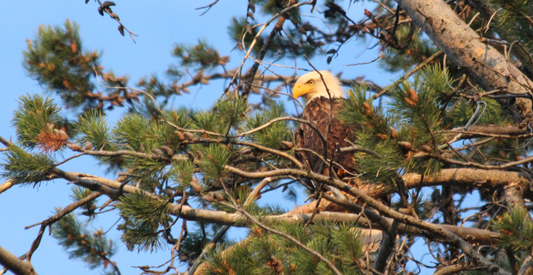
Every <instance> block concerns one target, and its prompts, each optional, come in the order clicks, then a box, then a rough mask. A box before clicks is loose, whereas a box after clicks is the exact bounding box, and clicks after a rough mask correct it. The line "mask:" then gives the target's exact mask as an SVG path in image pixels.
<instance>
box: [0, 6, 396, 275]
mask: <svg viewBox="0 0 533 275" xmlns="http://www.w3.org/2000/svg"><path fill="white" fill-rule="evenodd" d="M211 2H213V1H212V0H198V1H149V2H148V1H134V0H131V1H118V0H117V1H115V3H117V6H116V7H114V8H113V10H114V11H115V13H117V14H118V15H119V16H120V19H121V21H122V22H123V24H124V25H125V26H126V27H127V28H128V29H129V30H131V31H132V32H134V33H136V34H138V35H139V36H138V37H136V38H135V40H136V42H137V43H133V42H132V40H131V39H130V38H129V37H128V35H126V37H122V36H120V34H119V33H118V31H117V23H116V22H115V21H113V20H111V19H109V18H108V17H107V16H106V17H101V16H100V15H99V14H98V12H97V7H98V6H97V4H96V3H95V2H94V1H90V2H89V3H88V4H84V1H82V0H78V1H72V0H56V1H27V0H23V1H1V2H0V10H2V12H3V14H2V16H1V17H0V25H1V26H2V27H1V28H0V39H1V44H0V87H1V91H0V93H1V95H2V100H0V135H1V136H2V137H4V138H13V140H14V141H15V140H16V136H15V130H14V128H13V127H12V125H11V118H12V114H13V111H14V110H15V108H16V107H17V104H18V103H17V99H18V98H19V96H21V95H24V94H28V93H29V94H34V93H43V92H45V91H44V89H43V88H42V87H40V86H39V84H38V83H37V82H36V81H34V80H32V79H31V78H29V77H28V76H27V74H26V72H25V70H24V68H23V67H22V60H23V56H22V52H23V50H24V49H25V48H26V39H28V38H30V39H33V38H34V36H35V33H36V31H37V28H38V26H39V25H41V24H44V25H62V24H63V23H64V22H65V20H66V19H70V20H71V21H73V22H76V23H78V24H79V25H80V36H81V38H82V40H83V45H84V49H85V50H99V51H102V52H103V58H102V64H103V66H104V67H105V68H106V69H107V70H109V69H111V70H113V71H114V72H115V75H127V76H128V77H130V79H131V81H130V85H133V84H134V83H136V82H137V80H138V79H139V78H140V77H142V76H148V75H151V74H156V75H158V76H160V77H164V72H165V70H166V68H167V67H168V65H170V64H172V63H173V62H175V60H174V59H173V58H172V57H171V55H170V51H171V50H172V48H173V45H174V44H175V43H196V41H197V40H198V39H200V38H205V39H206V40H207V42H209V43H210V44H211V45H213V46H215V47H216V48H217V49H218V50H219V52H220V54H221V55H230V56H231V61H230V63H229V64H228V66H227V68H229V69H233V68H235V67H236V66H238V64H240V62H241V60H242V58H243V57H244V54H243V53H242V52H239V51H238V50H234V51H232V49H233V48H234V46H235V44H234V42H232V41H231V40H230V39H229V36H228V35H227V29H226V28H227V25H228V23H229V22H230V19H231V17H232V16H241V15H244V14H245V13H246V6H247V2H248V1H227V0H226V1H220V2H219V3H218V4H217V5H215V6H214V7H213V8H212V9H211V10H210V11H209V12H207V13H206V14H205V15H203V16H200V14H201V13H202V12H203V10H201V11H199V10H195V8H198V7H201V6H205V5H208V4H210V3H211ZM305 10H307V13H308V9H307V8H304V11H305ZM315 13H316V12H315ZM362 13H363V10H362V8H361V6H360V5H359V4H352V5H351V9H350V10H349V11H348V15H349V16H350V17H352V18H360V17H361V15H362ZM309 15H313V16H314V15H316V14H309ZM257 16H259V13H258V14H257V15H256V18H257ZM310 20H316V19H313V18H310ZM315 22H320V21H315ZM267 31H268V30H267ZM357 45H359V46H360V45H361V44H356V43H349V44H347V45H346V46H344V48H343V51H344V52H342V57H343V58H339V59H334V60H333V61H332V63H331V65H327V64H326V61H325V57H317V58H315V59H314V60H313V64H314V65H315V66H316V67H317V68H319V69H330V70H332V71H333V72H334V73H338V72H340V71H343V72H344V73H343V78H356V77H358V76H362V75H365V76H366V78H367V79H369V80H372V81H374V82H376V83H377V84H379V85H386V84H389V83H390V80H391V79H393V78H394V76H393V75H391V74H388V73H384V72H383V71H382V70H380V69H379V68H378V67H377V64H370V65H365V66H355V67H346V66H344V65H346V64H351V63H357V62H367V61H370V60H373V59H374V58H375V57H376V56H377V52H376V51H375V50H368V51H363V50H362V49H363V48H364V47H359V46H358V47H356V46H357ZM369 46H370V45H369ZM298 62H299V66H300V67H303V68H310V67H309V66H308V65H307V63H306V62H305V61H302V60H299V61H298ZM249 64H250V62H248V63H247V65H249ZM291 65H292V64H291ZM273 70H275V71H276V72H277V73H279V74H285V75H288V74H291V73H292V72H293V70H291V69H283V68H273ZM224 84H225V83H224V81H218V82H214V83H213V84H212V85H210V86H206V87H193V88H192V89H190V90H191V92H192V93H191V95H188V96H183V97H176V98H175V100H174V107H179V106H182V105H184V106H192V107H194V108H207V107H209V106H210V105H211V104H212V103H213V101H214V100H216V99H217V98H218V97H219V96H220V95H221V93H222V91H223V88H224ZM52 97H53V96H52ZM281 100H282V101H285V102H287V101H286V99H283V98H282V99H281ZM58 103H60V102H59V101H58ZM289 105H292V104H287V106H289ZM123 111H124V110H120V109H115V111H113V112H112V113H110V114H109V115H110V116H109V118H110V120H111V121H113V120H115V119H116V118H117V117H119V116H120V115H121V114H122V113H123ZM64 114H66V115H67V116H71V117H73V113H72V112H70V111H64ZM0 148H1V146H0ZM65 156H68V154H65ZM61 168H62V169H64V170H67V171H78V172H85V173H88V174H95V175H99V176H106V177H109V178H116V175H105V174H104V172H103V170H104V169H102V168H100V167H98V166H97V165H96V164H95V162H94V161H92V160H91V159H90V158H81V159H77V160H75V161H72V163H70V164H67V165H63V166H61ZM3 181H4V179H0V183H2V182H3ZM70 189H71V186H70V185H68V184H67V182H65V181H63V180H56V181H53V182H49V183H43V184H41V185H40V186H38V187H36V188H33V187H31V186H27V187H19V186H16V187H13V188H12V189H10V190H8V191H7V192H4V193H2V194H0V225H1V226H0V246H2V247H4V248H6V249H8V250H9V251H11V252H12V253H14V254H15V255H17V256H19V255H22V254H24V253H26V252H27V251H28V250H29V248H30V246H31V243H32V242H33V240H34V238H35V237H36V236H37V232H38V228H39V227H34V228H32V229H29V230H24V227H25V226H28V225H31V224H34V223H37V222H40V221H42V220H44V219H46V218H48V217H49V216H50V215H51V213H52V212H53V211H54V209H55V208H56V207H65V206H67V205H68V204H70V203H71V202H72V201H71V199H70V198H69V194H70ZM303 199H305V196H300V201H299V203H302V202H301V200H303ZM104 201H105V199H100V201H99V203H100V204H101V203H103V202H104ZM262 203H271V204H273V203H280V204H281V205H283V207H285V208H286V209H291V208H293V207H294V204H293V203H292V202H283V201H279V196H277V195H273V196H266V197H263V202H262ZM117 218H118V216H117V214H116V212H112V213H108V214H104V215H102V217H100V218H98V219H97V220H96V222H95V223H94V225H95V226H96V227H97V228H100V227H102V228H103V229H104V231H105V230H107V229H109V228H111V227H113V224H114V223H115V222H116V220H117ZM175 234H178V233H177V232H176V233H175ZM243 234H244V231H243V230H234V231H232V232H231V236H232V237H234V238H242V236H243ZM175 237H177V236H175ZM109 238H113V239H114V240H115V241H117V242H120V241H119V239H120V234H119V232H117V231H115V230H111V231H110V232H109ZM168 258H169V251H168V249H167V250H163V251H161V252H159V253H155V254H150V253H140V254H138V253H136V252H128V251H127V250H126V248H125V246H123V245H122V244H120V243H119V253H118V255H117V256H116V257H115V258H113V260H114V261H116V262H117V263H118V264H119V267H120V268H121V271H122V274H139V273H140V271H139V270H138V269H133V268H131V266H132V265H160V264H162V263H163V262H165V261H166V260H167V259H168ZM32 263H33V265H34V267H35V268H36V270H37V272H38V273H39V274H44V275H46V274H72V273H73V272H76V273H77V274H79V275H82V274H95V273H98V272H99V270H93V271H91V270H89V269H88V268H87V267H86V266H85V264H84V263H83V262H81V261H79V260H68V255H67V254H66V253H65V252H64V251H63V250H62V248H61V247H59V246H58V245H57V242H56V240H55V239H53V238H52V237H50V236H47V235H45V236H44V238H43V240H42V243H41V245H40V247H39V249H38V250H37V251H36V252H35V254H34V256H33V259H32Z"/></svg>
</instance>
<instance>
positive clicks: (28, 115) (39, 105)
mask: <svg viewBox="0 0 533 275" xmlns="http://www.w3.org/2000/svg"><path fill="white" fill-rule="evenodd" d="M60 112H61V109H60V108H59V107H57V105H56V104H55V103H54V102H53V101H52V100H51V99H49V98H48V97H44V96H41V95H26V96H21V97H20V102H19V107H18V108H17V110H15V113H14V117H13V126H15V127H16V129H17V139H18V140H19V142H20V143H21V144H22V146H24V147H26V148H30V149H33V148H35V147H36V146H37V145H38V143H39V139H38V138H37V136H38V135H39V134H40V133H41V132H42V131H43V130H46V129H48V127H49V126H50V125H52V124H59V123H61V122H62V121H63V120H64V119H63V118H62V117H61V115H60Z"/></svg>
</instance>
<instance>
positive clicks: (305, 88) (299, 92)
mask: <svg viewBox="0 0 533 275" xmlns="http://www.w3.org/2000/svg"><path fill="white" fill-rule="evenodd" d="M314 88H315V86H313V85H310V84H308V83H304V84H296V85H294V88H292V95H293V96H294V98H299V97H301V96H303V95H305V94H307V93H309V92H311V91H312V90H313V89H314Z"/></svg>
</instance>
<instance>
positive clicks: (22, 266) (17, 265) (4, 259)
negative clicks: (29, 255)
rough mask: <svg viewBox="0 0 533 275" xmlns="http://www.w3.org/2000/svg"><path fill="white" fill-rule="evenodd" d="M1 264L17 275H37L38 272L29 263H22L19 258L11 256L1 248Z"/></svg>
mask: <svg viewBox="0 0 533 275" xmlns="http://www.w3.org/2000/svg"><path fill="white" fill-rule="evenodd" d="M0 264H2V265H3V266H4V267H5V268H7V269H8V270H9V271H11V272H13V273H14V274H16V275H36V274H37V272H35V270H34V269H33V266H32V265H31V264H30V263H29V262H24V261H21V260H20V259H19V258H17V256H15V255H13V254H11V252H9V251H7V250H6V249H5V248H3V247H1V246H0Z"/></svg>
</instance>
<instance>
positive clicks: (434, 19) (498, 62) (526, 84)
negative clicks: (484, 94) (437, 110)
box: [396, 0, 533, 122]
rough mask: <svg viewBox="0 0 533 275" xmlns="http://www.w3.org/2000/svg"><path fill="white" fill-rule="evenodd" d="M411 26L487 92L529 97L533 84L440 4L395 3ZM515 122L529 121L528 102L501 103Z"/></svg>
mask: <svg viewBox="0 0 533 275" xmlns="http://www.w3.org/2000/svg"><path fill="white" fill-rule="evenodd" d="M396 2H398V4H399V5H400V7H401V8H402V9H404V10H405V11H406V13H407V14H408V15H409V16H410V17H411V18H412V20H413V22H414V23H415V24H416V25H417V26H418V27H420V28H422V30H423V31H424V32H425V33H426V34H427V35H428V36H429V37H430V38H431V40H432V41H433V43H435V44H436V45H437V46H438V47H439V48H440V49H441V50H442V51H443V52H444V53H445V54H446V55H447V56H448V58H450V59H451V60H452V61H453V62H454V63H455V64H457V65H458V66H460V67H463V68H465V69H467V71H468V73H469V76H470V78H471V79H472V80H473V81H474V82H475V83H476V84H478V85H479V86H480V87H481V88H483V89H484V90H486V91H493V90H501V91H509V92H512V93H515V94H529V95H531V87H533V82H532V81H531V80H530V79H528V78H527V77H526V76H525V75H524V74H523V73H522V72H521V71H520V70H519V69H517V68H516V67H515V66H514V65H513V64H511V63H510V62H508V61H507V60H506V59H505V57H504V56H503V55H502V54H500V53H499V52H498V51H497V50H496V49H494V48H493V47H491V46H489V45H486V44H484V43H482V42H481V37H480V36H479V35H478V34H477V33H476V32H474V30H472V29H471V28H470V27H469V26H468V25H467V24H466V23H465V22H464V21H463V20H461V18H459V17H458V16H457V14H456V13H455V12H454V11H453V10H452V9H451V8H450V7H449V6H448V5H447V4H446V3H445V2H444V1H442V0H396ZM500 104H502V106H503V107H505V108H507V109H508V110H509V111H510V113H511V114H512V116H513V118H514V119H515V120H516V121H517V122H522V121H524V120H526V119H527V120H528V119H530V118H531V117H532V116H533V115H532V106H531V100H529V99H525V98H515V99H506V100H500Z"/></svg>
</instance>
